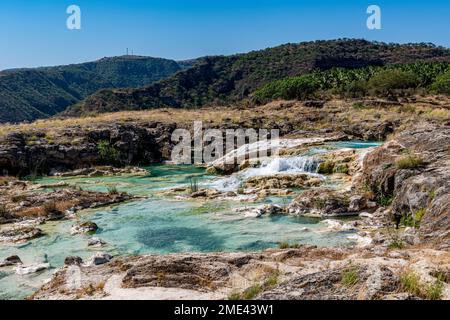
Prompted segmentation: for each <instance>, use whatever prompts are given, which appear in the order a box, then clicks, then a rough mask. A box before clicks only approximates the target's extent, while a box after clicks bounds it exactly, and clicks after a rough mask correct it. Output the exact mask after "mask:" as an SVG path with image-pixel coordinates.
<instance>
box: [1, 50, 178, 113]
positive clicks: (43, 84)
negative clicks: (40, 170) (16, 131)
mask: <svg viewBox="0 0 450 320" xmlns="http://www.w3.org/2000/svg"><path fill="white" fill-rule="evenodd" d="M185 68H186V67H185V66H183V67H182V66H180V65H179V64H178V63H177V62H175V61H172V60H166V59H160V58H150V57H140V56H120V57H113V58H103V59H100V60H98V61H95V62H88V63H82V64H73V65H66V66H57V67H43V68H34V69H12V70H5V71H1V72H0V122H19V121H24V120H28V121H29V120H34V119H37V118H47V117H49V116H52V115H54V114H56V113H59V112H61V111H63V110H65V109H66V108H67V107H68V106H70V105H73V104H75V103H77V102H78V101H80V100H82V99H83V98H85V97H86V96H88V95H90V94H92V93H94V92H96V91H97V90H99V89H104V88H127V87H132V88H133V87H134V88H136V87H141V86H144V85H148V84H150V83H152V82H155V81H158V80H161V79H163V78H165V77H167V76H170V75H172V74H174V73H176V72H177V71H180V70H182V69H185Z"/></svg>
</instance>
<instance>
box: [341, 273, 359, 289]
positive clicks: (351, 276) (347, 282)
mask: <svg viewBox="0 0 450 320" xmlns="http://www.w3.org/2000/svg"><path fill="white" fill-rule="evenodd" d="M358 282H359V274H358V271H357V270H356V269H355V268H351V269H347V270H344V271H343V272H342V275H341V283H342V285H344V286H346V287H353V286H354V285H356V284H357V283H358Z"/></svg>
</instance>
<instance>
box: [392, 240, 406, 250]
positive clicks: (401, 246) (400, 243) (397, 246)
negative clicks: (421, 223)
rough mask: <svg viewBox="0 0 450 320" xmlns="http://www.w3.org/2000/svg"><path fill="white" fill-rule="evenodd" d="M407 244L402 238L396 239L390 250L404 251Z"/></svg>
mask: <svg viewBox="0 0 450 320" xmlns="http://www.w3.org/2000/svg"><path fill="white" fill-rule="evenodd" d="M404 248H405V243H404V242H403V241H402V240H401V239H400V238H394V239H392V240H391V243H389V246H388V249H404Z"/></svg>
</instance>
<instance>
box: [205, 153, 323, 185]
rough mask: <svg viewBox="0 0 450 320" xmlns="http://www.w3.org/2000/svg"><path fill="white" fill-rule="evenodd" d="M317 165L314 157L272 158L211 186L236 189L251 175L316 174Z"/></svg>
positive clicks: (317, 162)
mask: <svg viewBox="0 0 450 320" xmlns="http://www.w3.org/2000/svg"><path fill="white" fill-rule="evenodd" d="M318 166H319V161H318V160H317V159H315V158H314V157H307V156H296V157H289V158H274V159H269V160H267V161H266V162H263V163H262V164H261V166H260V167H258V168H247V169H245V170H243V171H240V172H237V173H235V174H232V175H231V176H230V177H227V178H221V179H219V180H217V181H215V182H213V183H212V184H211V187H212V188H214V189H217V190H219V191H224V192H226V191H236V190H237V189H238V188H239V187H240V185H241V184H242V183H243V182H245V181H246V180H248V179H250V178H252V177H259V176H272V175H277V174H297V173H308V174H311V175H316V172H317V168H318Z"/></svg>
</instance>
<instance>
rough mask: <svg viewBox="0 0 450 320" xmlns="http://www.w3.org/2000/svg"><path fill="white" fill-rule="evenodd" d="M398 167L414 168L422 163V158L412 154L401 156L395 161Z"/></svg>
mask: <svg viewBox="0 0 450 320" xmlns="http://www.w3.org/2000/svg"><path fill="white" fill-rule="evenodd" d="M395 164H396V166H397V168H398V169H416V168H418V167H420V166H421V165H422V164H423V160H422V159H421V158H419V157H416V156H414V155H407V156H404V157H401V158H400V159H398V160H397V161H396V162H395Z"/></svg>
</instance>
